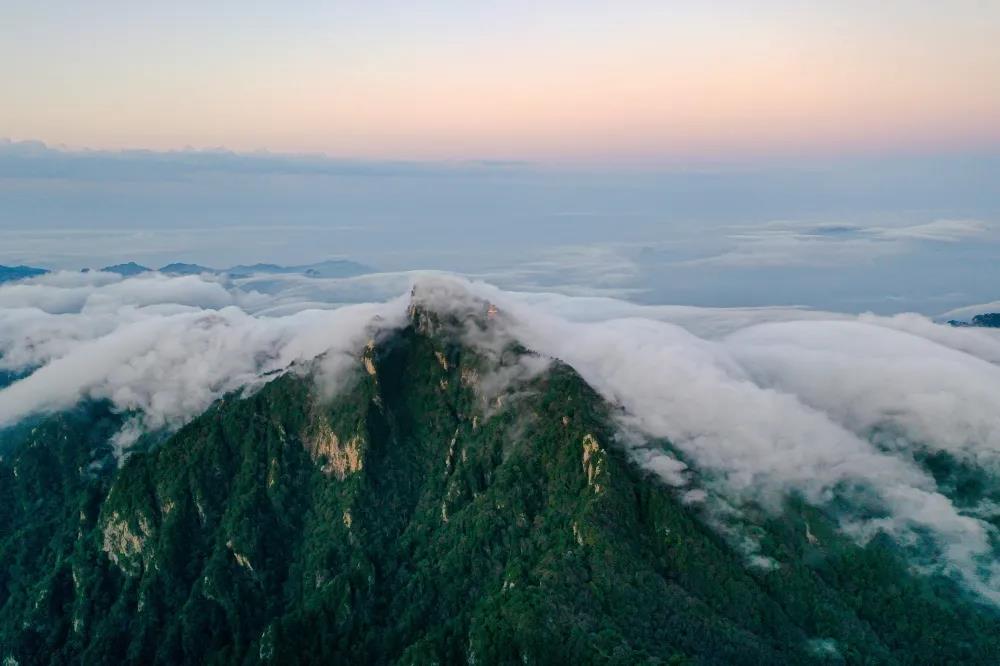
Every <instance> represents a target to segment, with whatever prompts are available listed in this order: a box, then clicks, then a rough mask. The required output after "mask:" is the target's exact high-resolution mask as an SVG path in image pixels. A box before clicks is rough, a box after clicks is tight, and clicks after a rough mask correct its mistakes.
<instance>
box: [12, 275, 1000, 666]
mask: <svg viewBox="0 0 1000 666" xmlns="http://www.w3.org/2000/svg"><path fill="white" fill-rule="evenodd" d="M411 298H412V303H411V307H410V309H409V320H408V324H406V325H405V326H404V327H403V328H402V329H399V330H394V331H383V332H381V333H378V334H375V335H373V336H372V339H371V340H370V342H369V344H368V345H367V347H366V348H365V349H364V351H363V352H361V354H360V355H359V356H358V357H357V358H356V359H355V360H354V365H353V366H352V370H351V372H350V373H349V375H348V377H346V378H344V379H343V380H342V383H341V385H340V388H339V390H338V391H336V392H335V393H333V394H329V393H326V392H324V390H323V388H322V386H323V384H322V382H319V381H317V377H316V373H319V372H321V371H322V359H319V360H318V361H316V362H315V363H310V364H303V365H301V366H299V367H296V368H293V369H291V370H290V371H288V372H285V373H283V374H281V375H280V376H278V377H276V378H273V379H272V380H271V381H269V382H268V383H266V384H265V385H263V386H262V387H259V388H258V389H256V390H255V391H253V392H251V393H248V394H240V393H237V394H231V395H228V396H226V397H225V398H223V399H221V400H219V401H217V402H216V403H215V404H214V405H213V406H212V407H210V408H209V409H208V410H207V411H206V412H205V413H203V414H202V415H200V416H199V417H197V418H195V419H194V420H193V421H191V422H190V423H189V424H188V425H186V426H184V427H183V428H181V429H180V430H179V431H177V432H176V433H174V434H172V435H170V436H169V437H168V438H167V439H166V440H165V441H162V442H160V443H158V444H156V445H155V446H150V447H143V446H139V447H137V448H136V449H135V450H134V451H133V452H132V453H131V455H129V456H128V457H127V459H126V460H125V462H124V463H123V464H122V465H121V467H120V468H118V467H117V466H116V465H115V463H114V450H113V446H112V445H111V444H110V442H111V440H112V439H113V437H112V435H113V433H114V432H115V430H116V429H117V428H118V427H119V426H120V425H121V424H122V423H123V422H124V420H125V419H127V417H128V415H127V414H115V413H114V412H112V411H110V410H109V408H108V406H107V405H103V404H100V403H96V404H91V405H89V406H84V407H81V408H78V409H77V410H72V411H71V412H68V413H61V414H56V415H53V416H51V417H46V418H42V419H41V420H40V421H35V422H33V423H30V424H25V426H24V427H22V428H20V429H16V430H17V432H13V433H12V432H10V431H7V432H5V433H0V435H3V437H4V438H5V439H6V440H7V442H6V443H5V444H4V446H3V447H0V452H3V456H4V457H3V460H2V461H0V474H2V475H3V477H2V478H3V482H2V483H0V488H2V489H3V491H2V492H3V494H2V495H0V502H2V503H3V506H0V509H6V511H3V512H2V513H3V514H4V516H5V517H6V522H0V526H2V531H0V535H2V537H0V559H2V561H4V562H12V563H15V564H16V566H14V567H11V568H7V569H6V572H5V573H3V574H0V575H3V576H5V578H4V579H3V581H2V582H3V585H2V586H0V589H3V590H6V591H5V592H3V595H4V596H3V597H0V646H2V647H3V650H4V652H3V656H4V657H5V658H8V657H9V658H13V659H16V660H18V662H19V663H23V664H27V663H46V662H62V661H71V660H76V659H82V660H84V661H87V662H90V663H103V662H111V661H115V662H121V661H128V662H143V663H181V662H195V661H198V662H204V661H225V662H232V661H242V662H266V663H289V662H300V661H308V662H313V661H338V662H341V663H431V662H437V663H480V664H481V663H515V662H516V663H524V662H525V661H527V662H528V663H560V662H565V661H567V660H572V661H576V662H579V663H622V664H624V663H661V664H662V663H817V662H820V663H823V662H827V663H844V662H851V663H855V662H861V661H869V662H871V661H876V662H878V663H941V662H942V661H945V660H947V659H955V658H961V659H963V660H965V661H967V662H969V663H993V662H995V660H996V659H997V656H998V654H1000V652H998V649H1000V648H998V639H997V638H995V636H996V635H997V632H996V631H995V629H996V628H998V627H1000V620H998V617H997V614H996V612H995V610H991V609H990V608H988V607H984V606H981V605H979V604H978V603H976V602H974V601H971V600H969V599H968V597H967V595H964V594H963V593H962V591H961V590H956V589H955V588H954V586H953V585H952V584H951V583H950V582H949V581H945V580H938V579H932V578H921V577H917V576H915V575H913V574H912V573H910V572H909V571H908V569H907V567H906V564H905V562H904V561H903V560H902V559H901V558H900V555H899V553H898V552H897V550H898V549H897V548H896V547H895V546H894V545H893V544H892V543H891V542H890V541H889V540H887V539H885V538H877V539H875V540H873V541H872V542H870V543H869V544H868V545H866V546H858V545H856V544H854V543H853V542H851V541H850V540H849V539H847V538H846V537H844V536H842V535H840V534H839V533H838V531H837V529H836V525H835V522H834V520H833V518H831V517H830V516H827V515H824V513H823V512H821V511H819V510H817V509H815V508H813V507H808V506H806V505H804V504H802V503H797V502H795V501H794V500H793V501H791V502H790V503H789V504H788V506H786V508H785V513H784V514H782V515H780V516H768V515H767V514H765V513H763V512H760V513H757V514H753V513H752V509H751V510H750V512H751V517H752V519H753V523H754V528H755V529H756V530H757V535H758V538H759V539H760V541H761V542H762V543H763V545H764V546H765V548H766V552H767V554H768V555H769V556H773V557H775V558H776V562H777V564H778V566H777V567H776V568H769V567H759V566H753V565H751V564H749V563H748V559H747V556H746V554H745V553H744V552H741V551H740V549H739V548H737V547H736V546H734V544H733V543H732V542H731V541H730V540H729V539H727V538H726V536H725V534H724V533H722V532H720V531H719V530H718V529H717V528H716V527H714V526H713V525H712V523H711V516H710V515H708V514H706V513H705V512H704V510H703V509H702V508H699V505H698V504H690V503H687V502H686V500H685V499H684V498H683V496H682V495H680V494H679V493H678V491H677V490H676V489H674V488H671V487H669V486H667V485H666V484H664V483H662V482H661V481H660V480H659V479H658V477H656V476H655V475H654V474H651V473H650V472H649V471H648V470H645V469H643V468H641V467H639V466H638V465H637V464H635V462H634V460H632V459H631V458H630V455H629V453H628V451H627V449H626V448H625V447H623V446H621V445H620V444H618V443H617V437H618V426H617V424H616V422H615V418H614V413H615V407H614V406H613V405H610V404H609V403H608V402H607V401H605V400H604V399H603V398H602V397H601V396H600V395H598V394H597V393H596V392H595V391H594V390H593V389H592V388H591V387H590V386H589V385H587V383H586V382H584V381H583V380H582V378H581V377H580V376H579V375H578V374H577V373H576V372H575V371H574V370H573V369H572V368H570V367H569V366H567V365H565V364H563V363H561V362H559V361H558V360H551V361H548V360H546V359H539V358H537V357H536V356H535V355H534V354H533V353H532V352H531V351H529V350H527V349H525V348H524V347H523V346H521V345H520V344H519V343H518V342H517V341H516V340H513V339H510V338H508V337H506V336H504V335H503V334H502V333H503V331H502V328H503V321H504V317H505V316H506V315H505V313H504V312H502V311H497V310H496V309H495V308H491V307H490V304H489V303H488V302H486V301H483V300H479V299H471V300H468V301H464V302H461V303H455V302H454V300H453V295H452V294H449V293H447V292H445V293H435V292H434V291H433V290H430V291H422V290H420V289H416V290H415V291H414V293H413V294H412V297H411ZM476 343H478V344H476ZM649 445H650V446H657V445H660V444H657V443H654V442H651V443H649ZM661 445H662V446H669V443H662V444H661ZM53 488H60V489H61V490H60V492H59V493H52V492H51V491H52V489H53ZM57 495H58V496H57ZM32 518H34V519H32ZM0 520H3V519H0Z"/></svg>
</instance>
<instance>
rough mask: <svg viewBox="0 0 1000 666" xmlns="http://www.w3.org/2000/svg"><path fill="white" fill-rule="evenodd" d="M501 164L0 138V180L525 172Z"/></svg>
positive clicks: (524, 165)
mask: <svg viewBox="0 0 1000 666" xmlns="http://www.w3.org/2000/svg"><path fill="white" fill-rule="evenodd" d="M528 166H529V164H528V163H526V162H517V161H502V160H459V161H408V160H363V159H349V158H336V157H330V156H328V155H323V154H305V153H302V154H295V153H273V152H268V151H257V152H252V153H238V152H234V151H231V150H225V149H222V148H215V149H208V150H195V149H185V150H171V151H153V150H73V149H68V148H62V147H52V146H49V145H47V144H45V143H42V142H40V141H11V140H9V139H0V178H8V179H75V180H83V181H86V180H118V181H121V180H124V181H130V180H172V179H179V178H185V177H188V176H191V175H193V174H198V173H224V174H230V175H298V176H302V175H324V176H369V177H371V176H400V175H405V176H436V175H448V176H456V175H477V174H484V173H494V172H496V171H497V170H511V169H524V168H527V167H528Z"/></svg>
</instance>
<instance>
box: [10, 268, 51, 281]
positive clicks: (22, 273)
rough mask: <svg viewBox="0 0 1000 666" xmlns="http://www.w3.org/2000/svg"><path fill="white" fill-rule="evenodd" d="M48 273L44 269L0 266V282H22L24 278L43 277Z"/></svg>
mask: <svg viewBox="0 0 1000 666" xmlns="http://www.w3.org/2000/svg"><path fill="white" fill-rule="evenodd" d="M48 272H49V271H48V270H47V269H45V268H35V267H33V266H0V282H11V281H13V280H23V279H25V278H30V277H35V276H38V275H44V274H45V273H48Z"/></svg>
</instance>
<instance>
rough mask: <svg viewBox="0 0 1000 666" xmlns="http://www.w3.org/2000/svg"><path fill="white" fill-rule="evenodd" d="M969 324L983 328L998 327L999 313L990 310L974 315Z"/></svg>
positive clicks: (999, 325) (999, 323) (999, 322)
mask: <svg viewBox="0 0 1000 666" xmlns="http://www.w3.org/2000/svg"><path fill="white" fill-rule="evenodd" d="M971 324H972V325H973V326H981V327H983V328H1000V313H998V312H990V313H988V314H981V315H976V316H975V317H973V318H972V322H971Z"/></svg>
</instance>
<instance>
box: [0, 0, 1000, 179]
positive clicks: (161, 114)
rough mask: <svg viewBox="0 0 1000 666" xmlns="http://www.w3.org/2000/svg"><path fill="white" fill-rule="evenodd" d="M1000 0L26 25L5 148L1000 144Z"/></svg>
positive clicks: (298, 5) (19, 31)
mask: <svg viewBox="0 0 1000 666" xmlns="http://www.w3.org/2000/svg"><path fill="white" fill-rule="evenodd" d="M998 32H1000V2H996V1H995V0H949V1H948V2H933V1H930V0H928V1H923V0H911V1H908V2H904V1H902V0H886V1H883V2H868V1H860V0H840V1H838V2H807V1H805V0H762V1H758V2H752V3H751V2H737V1H736V0H733V1H729V2H726V1H719V2H665V1H663V0H659V1H645V0H633V1H618V2H610V1H609V2H595V1H590V0H575V1H572V2H571V1H569V0H551V1H549V2H539V1H537V0H536V1H534V2H527V1H521V0H507V1H506V2H491V3H485V2H470V1H468V0H465V1H457V0H456V1H444V0H439V1H436V2H412V1H410V2H402V1H395V0H366V1H364V2H361V1H356V2H355V1H352V2H338V3H334V2H319V1H315V2H313V1H310V0H298V1H295V2H281V3H278V2H254V1H248V0H243V1H240V2H237V1H230V0H225V1H219V2H193V1H189V0H176V1H174V2H170V3H163V2H160V3H143V2H125V1H118V0H96V1H95V2H90V3H83V2H78V1H76V0H49V1H47V2H18V1H9V2H4V3H3V10H2V21H0V86H2V90H3V93H2V97H3V103H2V104H0V136H7V137H9V138H11V139H14V140H25V139H37V140H43V141H45V142H47V143H48V144H50V145H53V144H62V145H66V146H69V147H73V148H83V147H87V148H99V149H117V148H149V149H159V150H162V149H176V148H182V147H184V146H194V147H211V146H225V147H226V148H229V149H233V150H239V151H252V150H258V149H266V150H271V151H285V152H321V153H326V154H330V155H336V156H350V157H362V158H372V159H385V158H403V159H505V160H506V159H517V160H531V161H540V162H556V163H566V162H570V163H573V162H582V163H587V162H603V163H607V162H608V161H624V162H674V161H690V160H707V161H713V160H732V159H736V160H739V159H742V158H758V157H761V156H765V157H769V156H795V157H802V156H817V155H818V156H824V155H845V154H846V155H856V154H868V153H886V152H888V153H895V154H907V153H911V152H928V151H930V152H941V151H944V152H962V151H968V150H983V149H984V148H985V149H990V150H992V149H995V148H997V147H998V146H1000V39H998Z"/></svg>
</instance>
